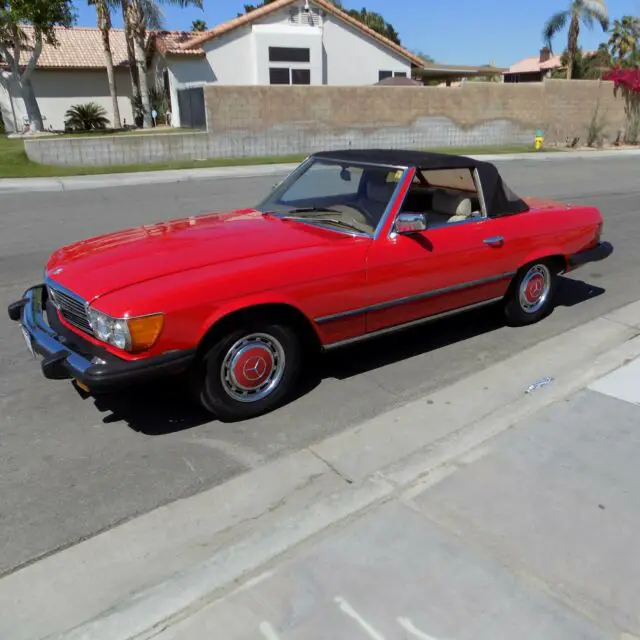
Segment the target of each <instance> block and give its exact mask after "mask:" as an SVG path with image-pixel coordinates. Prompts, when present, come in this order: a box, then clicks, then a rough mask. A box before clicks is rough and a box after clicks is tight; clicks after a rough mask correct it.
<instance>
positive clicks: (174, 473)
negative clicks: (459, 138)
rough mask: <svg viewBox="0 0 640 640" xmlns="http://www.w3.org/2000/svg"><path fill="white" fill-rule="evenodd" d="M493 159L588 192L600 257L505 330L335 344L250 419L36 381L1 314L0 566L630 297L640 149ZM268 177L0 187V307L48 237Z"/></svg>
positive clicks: (561, 193)
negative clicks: (74, 187)
mask: <svg viewBox="0 0 640 640" xmlns="http://www.w3.org/2000/svg"><path fill="white" fill-rule="evenodd" d="M500 166H501V170H502V171H503V175H504V176H505V178H506V179H507V181H508V182H509V184H510V185H511V186H512V187H513V188H514V190H515V191H517V192H520V193H522V194H527V195H535V196H542V197H554V198H562V199H565V200H571V201H573V202H587V203H590V204H595V205H596V206H599V207H600V208H601V210H602V211H603V214H604V217H605V236H606V238H607V239H609V240H610V241H611V242H613V244H614V245H615V248H616V252H615V253H614V255H613V256H612V257H611V258H610V259H609V260H608V261H607V262H605V263H600V264H595V265H591V266H587V267H585V268H584V269H582V270H580V271H578V272H576V273H575V275H574V277H573V278H572V279H569V278H567V279H564V280H563V282H562V285H561V287H560V291H559V307H558V308H557V310H556V311H555V312H554V313H553V315H552V316H551V317H549V318H547V319H546V320H545V321H544V322H542V323H540V324H538V325H536V326H534V327H529V328H526V329H511V328H507V327H504V326H503V325H502V323H501V322H500V321H499V319H498V318H497V317H496V315H495V314H492V313H488V312H486V311H485V312H482V313H474V314H468V315H466V316H465V317H459V318H456V319H447V320H445V321H441V322H439V323H435V324H431V325H427V326H426V327H422V328H419V329H415V330H411V331H408V332H405V333H404V334H402V335H395V336H393V337H388V338H383V339H379V340H376V341H375V342H370V343H368V344H362V345H360V346H357V347H352V348H349V349H348V350H342V351H340V352H334V353H332V354H331V355H328V356H326V357H324V358H323V359H322V360H321V361H320V363H319V366H318V369H317V370H316V371H314V372H310V377H309V380H308V382H307V383H306V384H305V386H304V388H303V389H302V391H301V395H300V397H299V398H297V399H296V400H295V401H294V402H292V403H290V404H289V405H288V406H286V407H283V408H282V409H280V410H279V411H277V412H275V413H273V414H271V415H269V416H266V417H262V418H260V419H256V420H253V421H249V422H246V423H242V424H236V425H224V424H221V423H218V422H215V421H213V422H212V421H210V420H209V418H208V416H206V415H205V414H203V413H201V412H200V411H199V410H198V409H197V408H194V407H193V406H191V405H189V404H187V403H186V402H185V401H184V400H183V399H182V397H181V396H180V394H179V390H178V389H173V388H171V387H169V386H168V385H163V386H162V387H160V388H153V389H142V390H136V391H131V392H128V393H126V394H122V395H120V396H115V397H111V398H109V399H107V401H104V402H101V403H100V404H98V405H97V404H96V402H95V401H94V400H93V399H87V400H83V399H81V398H80V397H79V395H78V394H77V393H76V391H75V390H74V389H73V387H72V386H71V384H69V383H68V382H51V381H46V380H44V379H43V378H42V375H41V373H40V369H39V366H38V363H36V362H33V361H31V360H29V359H28V357H27V353H26V349H25V347H24V343H23V341H22V336H21V335H20V332H19V330H18V328H17V327H16V326H15V325H14V324H13V323H11V322H10V321H9V320H8V318H6V319H5V320H4V321H0V541H2V544H0V574H2V573H6V572H9V571H11V570H14V569H15V568H17V567H19V566H21V565H23V564H25V563H28V562H30V561H32V560H34V559H35V558H37V557H39V556H42V555H44V554H47V553H50V552H52V551H54V550H56V549H59V548H62V547H65V546H68V545H70V544H73V543H75V542H78V541H79V540H81V539H83V538H85V537H88V536H91V535H94V534H95V533H97V532H99V531H101V530H104V529H105V528H109V527H111V526H113V525H114V524H116V523H118V522H122V521H124V520H127V519H129V518H131V517H133V516H135V515H137V514H140V513H143V512H146V511H149V510H151V509H153V508H155V507H157V506H159V505H161V504H164V503H167V502H170V501H172V500H176V499H178V498H180V497H182V496H186V495H190V494H193V493H195V492H198V491H200V490H202V489H205V488H208V487H210V486H212V485H215V484H218V483H220V482H223V481H225V480H227V479H229V478H230V477H232V476H234V475H236V474H239V473H241V472H243V471H246V470H248V469H249V468H252V467H255V466H258V465H260V464H262V463H263V462H264V461H266V460H268V459H270V458H273V457H274V456H277V455H280V454H282V453H284V452H289V451H293V450H297V449H300V448H303V447H305V446H307V445H309V444H311V443H312V442H315V441H317V440H321V439H323V438H325V437H327V436H328V435H331V434H333V433H336V432H338V431H341V430H344V429H347V428H349V427H351V426H354V425H357V424H358V423H359V422H360V421H362V420H364V419H366V418H369V417H371V416H373V415H376V414H379V413H381V412H383V411H385V410H388V409H390V408H392V407H394V406H397V405H400V404H402V403H404V402H406V401H407V400H410V399H412V398H415V397H417V396H420V395H424V394H426V393H429V392H431V391H433V390H435V389H437V388H440V387H442V386H445V385H447V384H448V383H450V382H452V381H453V380H455V379H457V378H458V377H460V376H464V375H466V374H469V373H472V372H474V371H478V370H481V369H482V368H483V367H484V366H486V365H488V364H490V363H493V362H496V361H498V360H501V359H503V358H505V357H507V356H510V355H513V354H516V353H518V352H519V351H521V350H523V349H525V348H527V347H529V346H531V345H533V344H535V343H536V342H538V341H540V340H543V339H545V338H547V337H550V336H553V335H556V334H558V333H561V332H563V331H565V330H567V329H570V328H572V327H574V326H577V325H579V324H581V323H583V322H586V321H588V320H591V319H593V318H595V317H598V316H600V315H602V314H603V313H606V312H608V311H610V310H612V309H614V308H617V307H619V306H622V305H624V304H627V303H629V302H632V301H635V300H637V299H640V251H639V250H638V247H639V246H640V224H639V222H638V216H640V183H639V182H638V176H639V175H640V160H637V159H635V158H624V159H623V158H620V159H611V160H595V159H594V160H588V161H585V160H577V161H575V160H557V161H556V160H554V161H552V162H538V161H522V162H517V163H514V162H509V163H505V164H501V165H500ZM273 182H274V178H273V177H267V178H255V179H247V178H243V179H224V180H216V181H196V182H190V183H181V184H168V185H166V186H165V185H152V186H148V187H145V186H136V187H126V188H109V189H102V190H90V191H76V192H68V193H32V194H17V195H3V196H2V197H1V199H0V274H1V278H0V305H2V307H3V308H5V307H6V305H7V304H8V303H9V302H11V301H13V300H14V299H17V298H19V296H20V295H21V293H22V291H23V290H24V288H25V287H26V286H28V285H29V284H30V283H33V282H35V281H38V280H39V278H40V277H41V274H42V268H43V264H44V262H45V260H46V258H47V256H48V255H49V253H50V252H51V251H53V250H54V249H55V248H57V247H58V246H59V245H61V244H63V243H67V242H70V241H73V240H77V239H81V238H83V237H87V236H90V235H94V234H97V233H101V232H105V231H109V230H114V229H118V228H121V227H123V226H129V225H131V224H138V223H146V222H152V221H154V220H159V219H168V218H171V217H176V216H184V215H189V214H197V213H203V212H206V211H211V210H216V209H225V208H231V207H234V206H246V205H251V204H252V203H254V202H255V201H257V200H258V199H259V198H260V197H261V195H262V194H264V193H265V192H266V190H267V189H268V188H269V187H270V185H271V184H272V183H273ZM549 373H550V374H552V373H553V372H549ZM159 535H161V534H159Z"/></svg>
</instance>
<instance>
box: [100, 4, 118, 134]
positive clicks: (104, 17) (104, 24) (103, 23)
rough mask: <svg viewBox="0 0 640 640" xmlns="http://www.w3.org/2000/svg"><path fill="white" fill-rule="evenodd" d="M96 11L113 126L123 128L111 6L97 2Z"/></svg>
mask: <svg viewBox="0 0 640 640" xmlns="http://www.w3.org/2000/svg"><path fill="white" fill-rule="evenodd" d="M96 13H97V14H98V28H99V29H100V33H101V35H102V46H103V48H104V60H105V64H106V65H107V78H108V80H109V93H110V94H111V101H112V103H113V128H114V129H122V122H121V121H120V106H119V105H118V89H117V87H116V77H115V72H114V69H113V54H112V53H111V41H110V40H109V33H110V31H111V16H110V14H109V7H107V6H106V5H105V4H99V3H98V4H96Z"/></svg>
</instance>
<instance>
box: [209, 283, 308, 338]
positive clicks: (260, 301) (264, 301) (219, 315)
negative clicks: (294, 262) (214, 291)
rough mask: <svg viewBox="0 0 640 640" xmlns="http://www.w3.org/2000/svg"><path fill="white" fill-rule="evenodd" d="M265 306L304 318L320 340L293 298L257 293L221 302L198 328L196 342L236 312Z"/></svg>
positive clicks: (279, 294)
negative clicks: (278, 306) (284, 308)
mask: <svg viewBox="0 0 640 640" xmlns="http://www.w3.org/2000/svg"><path fill="white" fill-rule="evenodd" d="M265 305H280V306H284V307H288V308H289V309H291V310H293V311H294V312H297V313H298V314H299V315H300V316H301V317H304V318H305V319H306V320H307V321H308V323H309V325H310V326H311V327H312V328H313V331H314V332H315V333H316V336H317V337H318V340H320V335H319V334H318V330H317V327H316V325H315V323H314V322H313V321H312V320H311V319H310V318H309V316H308V315H307V314H306V313H305V312H304V311H303V310H302V309H301V308H300V305H299V304H298V303H297V301H295V300H293V298H291V297H289V296H287V295H283V294H282V293H275V292H274V293H270V292H266V293H259V294H255V295H250V296H246V297H242V298H235V299H233V300H228V301H226V302H223V303H222V304H221V305H220V306H219V307H217V308H216V309H215V311H213V312H212V313H211V314H209V315H208V316H207V317H206V319H205V320H204V322H203V323H202V325H201V326H200V329H199V332H198V342H201V341H202V340H203V339H204V337H205V336H206V335H207V333H208V332H209V331H210V330H211V328H212V327H214V326H215V325H216V324H218V323H219V322H221V321H222V320H224V319H225V318H227V317H228V316H230V315H231V314H233V313H236V312H238V311H244V310H245V309H251V308H256V307H261V306H265Z"/></svg>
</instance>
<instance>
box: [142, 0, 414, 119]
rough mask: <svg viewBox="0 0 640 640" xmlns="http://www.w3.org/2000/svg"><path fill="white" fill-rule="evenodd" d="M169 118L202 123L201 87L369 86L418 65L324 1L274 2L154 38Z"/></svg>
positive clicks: (408, 54)
mask: <svg viewBox="0 0 640 640" xmlns="http://www.w3.org/2000/svg"><path fill="white" fill-rule="evenodd" d="M155 45H156V53H155V55H154V56H153V61H152V66H153V68H154V70H155V73H156V75H157V77H163V78H164V79H165V82H166V86H167V90H168V92H169V94H170V96H171V105H172V122H173V124H175V125H182V126H203V125H204V122H203V120H202V119H203V118H204V112H203V108H202V96H201V94H202V91H201V89H200V88H201V87H202V86H203V85H205V84H209V83H220V84H224V85H270V84H277V85H283V84H284V85H333V86H336V85H374V84H376V83H378V82H379V81H380V80H383V79H384V78H388V77H397V76H407V77H410V76H411V70H412V68H414V67H421V66H423V65H424V62H423V61H422V60H421V59H420V58H418V57H416V56H415V55H414V54H412V53H411V52H409V51H407V50H406V49H404V48H403V47H401V46H399V45H397V44H395V43H394V42H392V41H391V40H388V39H387V38H385V37H384V36H381V35H380V34H378V33H377V32H375V31H373V30H372V29H369V28H368V27H366V26H365V25H363V24H362V23H360V22H359V21H357V20H355V19H354V18H352V17H351V16H349V15H347V14H346V13H345V12H344V11H341V10H340V9H337V8H336V7H335V6H334V5H333V4H331V3H330V2H327V1H326V0H276V1H275V2H272V3H271V4H268V5H265V6H263V7H260V8H258V9H256V10H255V11H252V12H251V13H248V14H245V15H242V16H239V17H237V18H234V19H233V20H230V21H229V22H226V23H224V24H221V25H218V26H217V27H215V28H214V29H211V30H209V31H206V32H203V33H198V34H193V33H189V34H179V33H164V34H157V35H156V42H155Z"/></svg>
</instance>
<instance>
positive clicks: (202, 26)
mask: <svg viewBox="0 0 640 640" xmlns="http://www.w3.org/2000/svg"><path fill="white" fill-rule="evenodd" d="M206 30H207V23H206V22H205V21H204V20H194V21H193V22H192V23H191V31H206Z"/></svg>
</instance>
